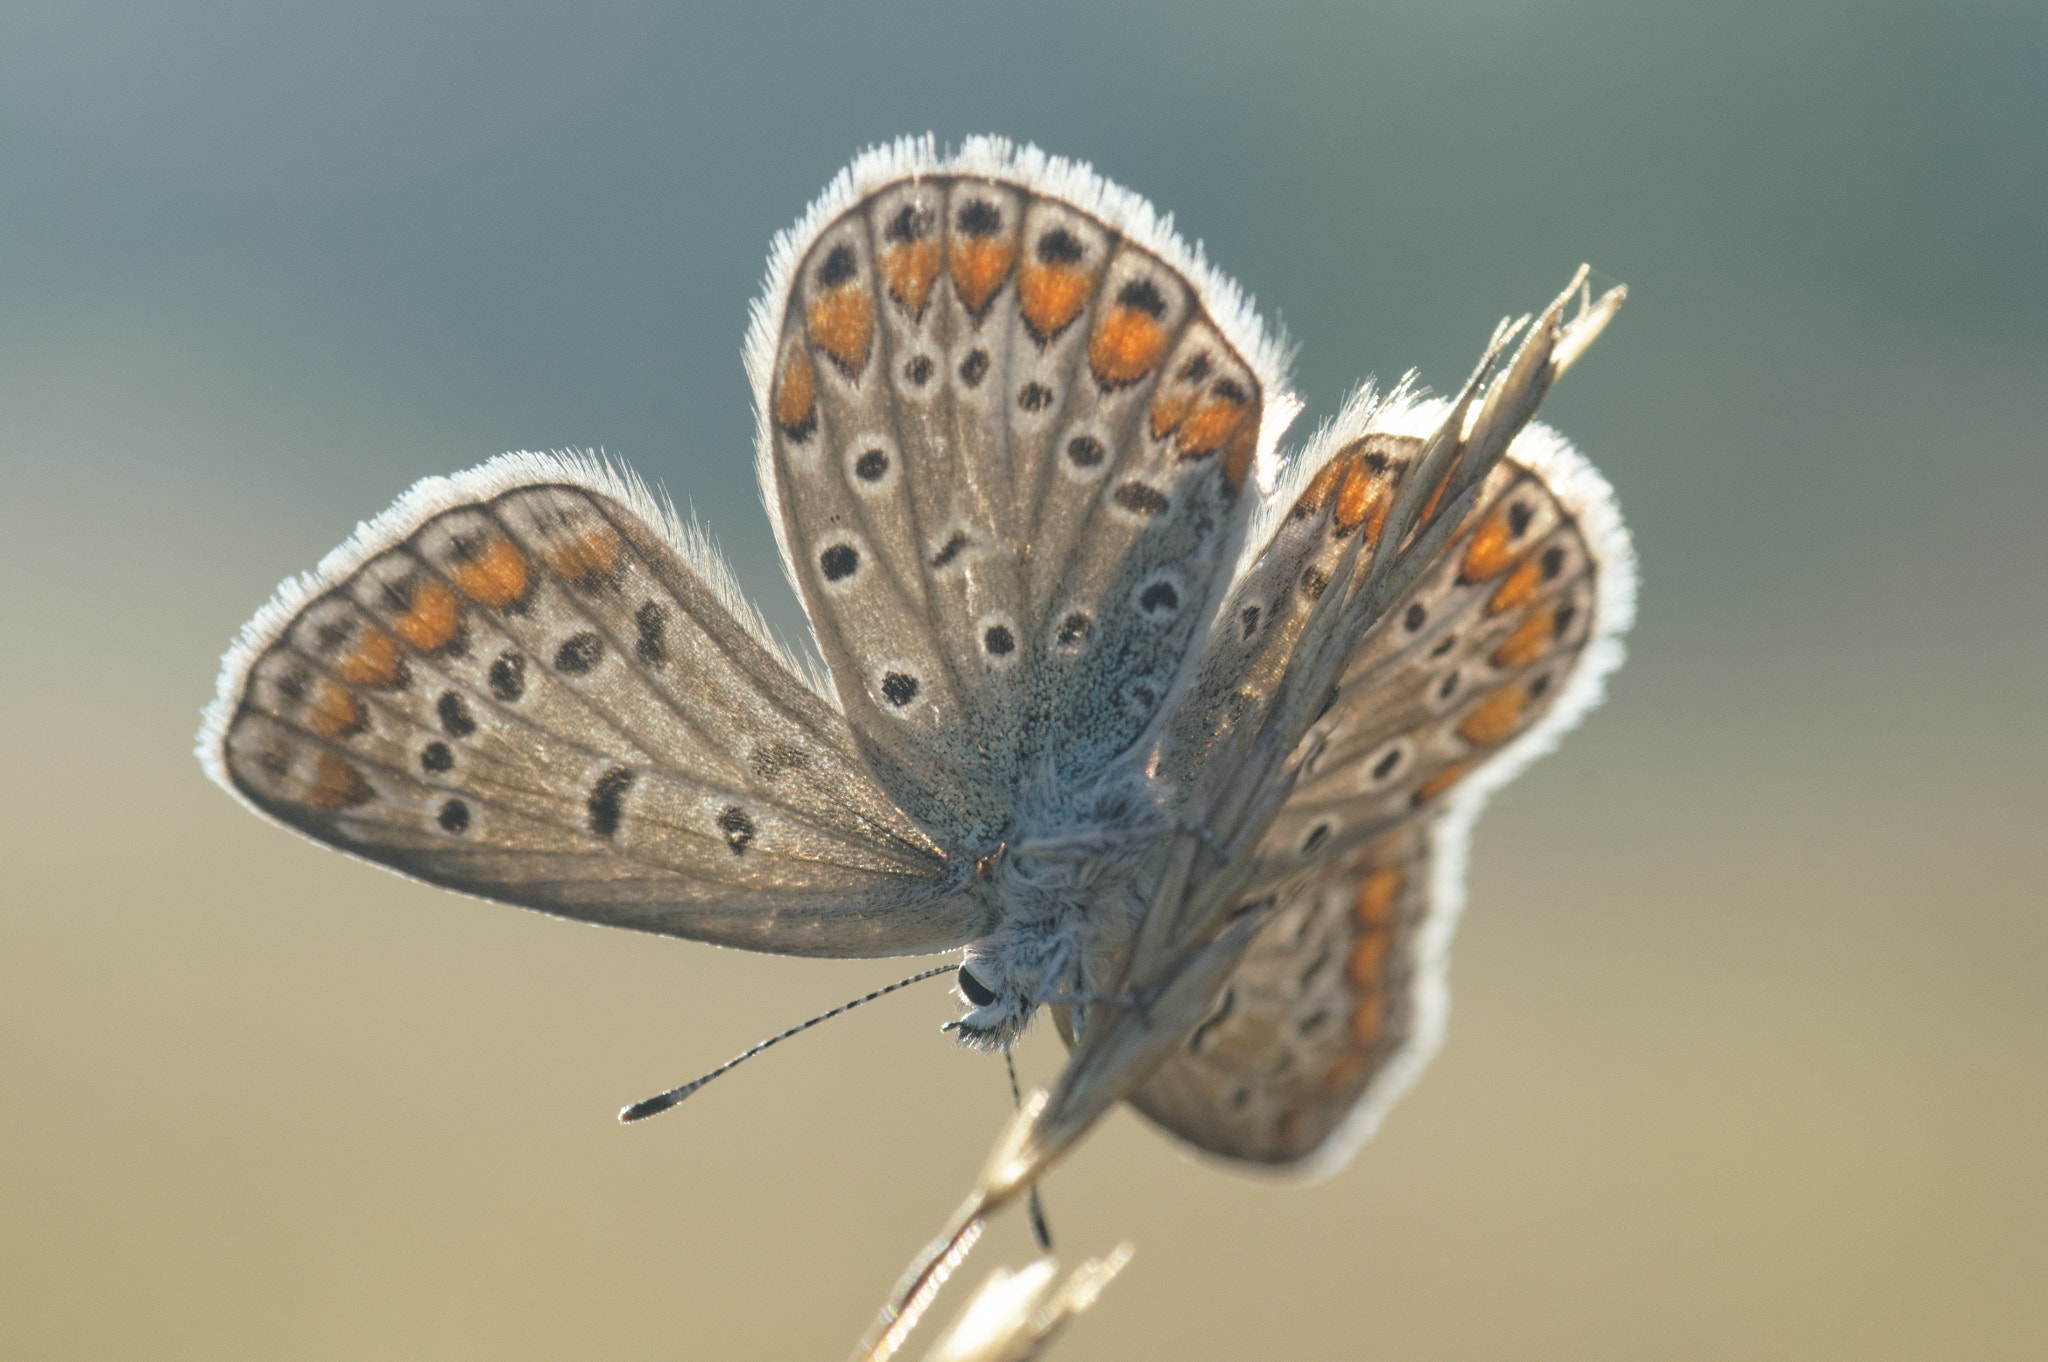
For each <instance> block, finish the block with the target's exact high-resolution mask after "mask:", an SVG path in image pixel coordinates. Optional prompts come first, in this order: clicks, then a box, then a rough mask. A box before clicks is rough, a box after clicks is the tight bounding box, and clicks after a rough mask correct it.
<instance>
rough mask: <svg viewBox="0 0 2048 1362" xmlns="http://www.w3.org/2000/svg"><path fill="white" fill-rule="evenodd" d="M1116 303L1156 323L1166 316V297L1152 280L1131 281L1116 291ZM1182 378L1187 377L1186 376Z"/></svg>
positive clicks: (1206, 358) (1204, 358)
mask: <svg viewBox="0 0 2048 1362" xmlns="http://www.w3.org/2000/svg"><path fill="white" fill-rule="evenodd" d="M1116 301H1117V304H1118V306H1120V307H1128V308H1134V309H1136V310H1137V311H1139V312H1142V313H1144V314H1145V315H1146V316H1148V317H1150V318H1151V319H1152V320H1153V321H1155V322H1156V321H1158V320H1159V319H1160V318H1161V317H1164V316H1165V315H1166V298H1165V295H1163V294H1161V293H1160V292H1159V285H1157V284H1155V283H1153V282H1152V281H1151V280H1150V279H1133V280H1131V282H1130V283H1128V284H1125V285H1124V286H1123V287H1122V288H1120V289H1118V290H1117V291H1116ZM1201 358H1202V360H1203V362H1204V363H1205V364H1206V363H1207V360H1208V357H1207V356H1206V355H1205V356H1202V357H1201ZM1207 372H1208V370H1207V369H1206V368H1205V369H1204V370H1203V373H1207ZM1182 376H1183V377H1186V375H1185V374H1183V375H1182Z"/></svg>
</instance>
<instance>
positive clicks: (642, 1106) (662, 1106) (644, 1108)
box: [619, 1092, 682, 1125]
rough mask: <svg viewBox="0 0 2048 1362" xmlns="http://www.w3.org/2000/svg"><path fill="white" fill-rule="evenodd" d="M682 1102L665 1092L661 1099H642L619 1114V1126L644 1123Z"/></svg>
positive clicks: (670, 1093) (672, 1094)
mask: <svg viewBox="0 0 2048 1362" xmlns="http://www.w3.org/2000/svg"><path fill="white" fill-rule="evenodd" d="M681 1100H682V1099H681V1098H679V1097H677V1096H676V1095H675V1094H674V1093H672V1092H665V1093H663V1094H661V1095H660V1096H659V1097H647V1098H642V1099H641V1100H640V1101H638V1102H635V1103H634V1104H633V1105H632V1106H630V1107H627V1108H625V1109H624V1110H622V1111H621V1112H620V1113H619V1124H620V1125H631V1124H632V1123H633V1122H635V1121H644V1120H646V1119H647V1118H648V1117H650V1116H659V1115H661V1113H663V1112H664V1111H667V1110H668V1109H669V1108H670V1107H672V1106H674V1105H675V1104H676V1103H677V1102H679V1101H681Z"/></svg>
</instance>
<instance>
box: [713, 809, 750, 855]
mask: <svg viewBox="0 0 2048 1362" xmlns="http://www.w3.org/2000/svg"><path fill="white" fill-rule="evenodd" d="M718 830H719V831H720V832H722V833H724V834H725V844H726V845H727V846H729V847H731V848H732V854H733V855H735V856H738V855H740V854H741V853H743V852H744V851H746V849H747V848H748V847H749V846H751V845H753V841H754V833H755V827H754V820H753V818H752V817H751V816H750V815H749V814H748V813H747V811H746V810H745V809H743V808H741V807H740V806H739V805H737V804H732V805H728V806H727V807H726V808H725V809H724V810H723V811H721V812H720V813H719V815H718Z"/></svg>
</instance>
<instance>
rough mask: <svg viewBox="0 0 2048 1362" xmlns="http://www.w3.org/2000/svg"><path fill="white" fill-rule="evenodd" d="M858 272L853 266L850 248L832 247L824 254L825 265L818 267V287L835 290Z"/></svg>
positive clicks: (851, 249)
mask: <svg viewBox="0 0 2048 1362" xmlns="http://www.w3.org/2000/svg"><path fill="white" fill-rule="evenodd" d="M857 272H858V267H857V266H856V265H855V264H854V260H853V248H852V247H851V246H846V245H840V246H834V247H833V248H832V249H831V250H830V251H828V252H826V253H825V263H824V264H823V265H820V266H819V267H818V287H820V288H837V287H838V286H839V285H841V284H843V283H845V282H846V281H847V280H849V279H851V278H853V276H854V275H855V274H856V273H857Z"/></svg>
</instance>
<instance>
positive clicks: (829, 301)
mask: <svg viewBox="0 0 2048 1362" xmlns="http://www.w3.org/2000/svg"><path fill="white" fill-rule="evenodd" d="M806 317H807V319H808V320H809V322H810V328H811V339H812V340H814V341H816V342H817V343H818V344H819V345H820V346H821V347H823V349H824V351H825V353H826V354H828V355H830V356H832V359H833V361H834V362H835V363H837V364H838V365H839V367H840V368H842V369H844V370H845V371H846V372H847V374H848V375H849V376H851V375H854V374H858V373H859V372H860V371H861V370H862V369H864V368H866V367H867V363H868V342H869V341H870V340H872V339H873V338H874V333H875V309H874V304H873V302H872V301H871V300H870V299H869V298H868V292H867V290H866V289H865V288H863V287H861V285H860V283H859V282H858V281H855V282H852V283H846V284H841V285H840V286H839V287H837V288H835V289H831V290H829V291H827V292H826V293H824V294H822V295H820V296H819V297H816V298H813V299H812V300H811V306H810V310H809V311H808V313H806Z"/></svg>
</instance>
